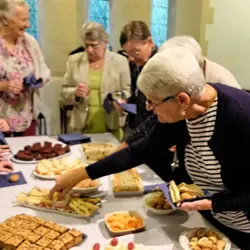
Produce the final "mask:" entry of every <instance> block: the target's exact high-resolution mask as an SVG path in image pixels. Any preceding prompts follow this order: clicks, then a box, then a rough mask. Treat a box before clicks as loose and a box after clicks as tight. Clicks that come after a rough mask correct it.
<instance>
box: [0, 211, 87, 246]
mask: <svg viewBox="0 0 250 250" xmlns="http://www.w3.org/2000/svg"><path fill="white" fill-rule="evenodd" d="M86 238H87V235H86V234H84V233H82V232H81V231H79V230H77V229H75V228H68V227H64V226H61V225H59V224H57V223H55V222H53V221H47V220H43V219H40V218H39V217H35V216H31V215H26V214H17V215H15V216H13V217H10V218H8V219H7V220H5V221H4V222H2V223H0V247H1V248H4V249H16V250H27V249H29V250H52V249H53V250H64V249H71V248H73V247H75V246H80V245H81V244H82V243H83V242H84V241H85V239H86Z"/></svg>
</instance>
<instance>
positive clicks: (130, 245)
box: [128, 242, 135, 250]
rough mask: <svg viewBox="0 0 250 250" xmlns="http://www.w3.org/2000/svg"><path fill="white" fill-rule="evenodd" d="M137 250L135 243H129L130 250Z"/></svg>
mask: <svg viewBox="0 0 250 250" xmlns="http://www.w3.org/2000/svg"><path fill="white" fill-rule="evenodd" d="M133 249H135V244H134V243H133V242H129V243H128V250H133Z"/></svg>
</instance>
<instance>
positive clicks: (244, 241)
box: [200, 211, 250, 250]
mask: <svg viewBox="0 0 250 250" xmlns="http://www.w3.org/2000/svg"><path fill="white" fill-rule="evenodd" d="M200 213H201V215H202V216H203V217H204V218H205V219H206V220H208V221H209V222H210V223H211V224H212V225H213V226H215V227H216V228H217V229H218V230H219V231H221V232H222V233H223V234H225V235H226V236H227V237H228V238H229V239H230V240H231V242H233V243H234V244H235V245H236V246H237V247H238V248H239V249H242V250H250V233H249V234H248V233H243V232H240V231H238V230H235V229H232V228H229V227H226V226H224V225H223V224H221V223H220V222H218V221H217V220H216V219H215V218H214V217H213V216H212V214H211V212H210V211H200Z"/></svg>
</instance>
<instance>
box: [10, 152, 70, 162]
mask: <svg viewBox="0 0 250 250" xmlns="http://www.w3.org/2000/svg"><path fill="white" fill-rule="evenodd" d="M70 153H71V152H68V153H66V154H63V155H59V156H56V157H53V158H48V159H46V160H54V159H60V158H62V157H64V156H67V155H69V154H70ZM11 161H13V162H14V163H18V164H36V163H39V162H40V161H41V160H34V161H22V160H18V159H16V158H15V157H14V156H12V157H11Z"/></svg>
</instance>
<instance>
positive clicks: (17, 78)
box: [0, 0, 50, 136]
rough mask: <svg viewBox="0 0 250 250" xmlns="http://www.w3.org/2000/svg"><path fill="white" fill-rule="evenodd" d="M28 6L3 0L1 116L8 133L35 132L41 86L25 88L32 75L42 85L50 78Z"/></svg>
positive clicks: (0, 24)
mask: <svg viewBox="0 0 250 250" xmlns="http://www.w3.org/2000/svg"><path fill="white" fill-rule="evenodd" d="M29 26H30V23H29V6H28V4H27V3H26V2H25V1H24V0H0V119H4V120H6V122H7V123H8V125H9V131H8V132H5V134H7V135H8V136H10V135H14V136H23V135H35V131H36V129H35V127H36V126H35V125H36V119H37V116H38V114H39V112H40V110H39V108H41V105H40V103H41V100H40V96H39V95H38V92H39V91H38V89H36V90H35V91H33V89H31V88H25V87H24V84H23V82H24V79H25V78H27V77H30V76H34V78H37V79H40V85H39V87H42V86H43V85H44V84H45V83H46V82H47V81H48V80H49V78H50V70H49V69H48V67H47V65H46V63H45V61H44V57H43V55H42V52H41V50H40V47H39V45H38V43H37V41H36V40H35V39H34V38H33V37H32V36H31V35H29V34H27V33H26V32H25V30H26V29H27V28H29Z"/></svg>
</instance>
